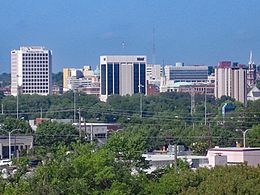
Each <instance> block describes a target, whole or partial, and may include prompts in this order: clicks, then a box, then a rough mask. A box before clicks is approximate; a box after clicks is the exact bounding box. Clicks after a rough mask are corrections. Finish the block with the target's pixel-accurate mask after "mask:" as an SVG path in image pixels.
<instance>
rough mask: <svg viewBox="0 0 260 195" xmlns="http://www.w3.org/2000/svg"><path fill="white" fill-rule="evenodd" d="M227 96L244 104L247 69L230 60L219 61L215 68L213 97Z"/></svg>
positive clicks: (245, 99)
mask: <svg viewBox="0 0 260 195" xmlns="http://www.w3.org/2000/svg"><path fill="white" fill-rule="evenodd" d="M222 96H229V97H231V98H234V99H235V100H237V101H239V102H241V103H243V104H245V105H246V103H247V69H246V68H245V67H244V66H243V65H240V64H237V63H234V64H233V65H232V64H231V62H230V61H222V62H219V64H218V66H217V67H216V68H215V97H216V98H221V97H222Z"/></svg>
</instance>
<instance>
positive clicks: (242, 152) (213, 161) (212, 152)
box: [207, 147, 260, 167]
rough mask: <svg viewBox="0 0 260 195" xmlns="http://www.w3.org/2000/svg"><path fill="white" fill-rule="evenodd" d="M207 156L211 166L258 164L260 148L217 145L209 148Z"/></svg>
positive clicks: (259, 162) (259, 161)
mask: <svg viewBox="0 0 260 195" xmlns="http://www.w3.org/2000/svg"><path fill="white" fill-rule="evenodd" d="M207 157H208V159H209V166H210V167H214V166H216V165H238V164H246V165H249V166H258V165H260V148H240V147H228V148H219V147H215V148H212V149H209V150H208V154H207Z"/></svg>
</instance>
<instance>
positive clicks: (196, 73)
mask: <svg viewBox="0 0 260 195" xmlns="http://www.w3.org/2000/svg"><path fill="white" fill-rule="evenodd" d="M165 77H166V81H169V80H174V82H193V83H197V82H207V80H208V66H204V65H189V66H184V64H183V63H176V66H171V65H167V66H165Z"/></svg>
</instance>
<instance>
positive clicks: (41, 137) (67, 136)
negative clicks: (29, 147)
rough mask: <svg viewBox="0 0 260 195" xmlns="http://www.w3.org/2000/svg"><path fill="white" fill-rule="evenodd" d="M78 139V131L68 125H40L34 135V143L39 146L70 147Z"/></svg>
mask: <svg viewBox="0 0 260 195" xmlns="http://www.w3.org/2000/svg"><path fill="white" fill-rule="evenodd" d="M78 139H79V131H78V129H76V128H75V127H74V126H72V125H70V124H64V123H57V122H43V123H41V124H40V125H39V126H38V128H37V130H36V133H35V143H36V144H37V145H41V146H54V145H59V144H63V145H70V144H71V143H73V142H75V141H76V140H78Z"/></svg>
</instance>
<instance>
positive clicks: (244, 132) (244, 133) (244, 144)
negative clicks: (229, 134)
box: [236, 129, 252, 148]
mask: <svg viewBox="0 0 260 195" xmlns="http://www.w3.org/2000/svg"><path fill="white" fill-rule="evenodd" d="M249 130H252V129H246V130H245V131H243V130H242V129H236V131H241V132H242V133H243V146H244V148H245V147H246V133H247V132H248V131H249Z"/></svg>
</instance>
